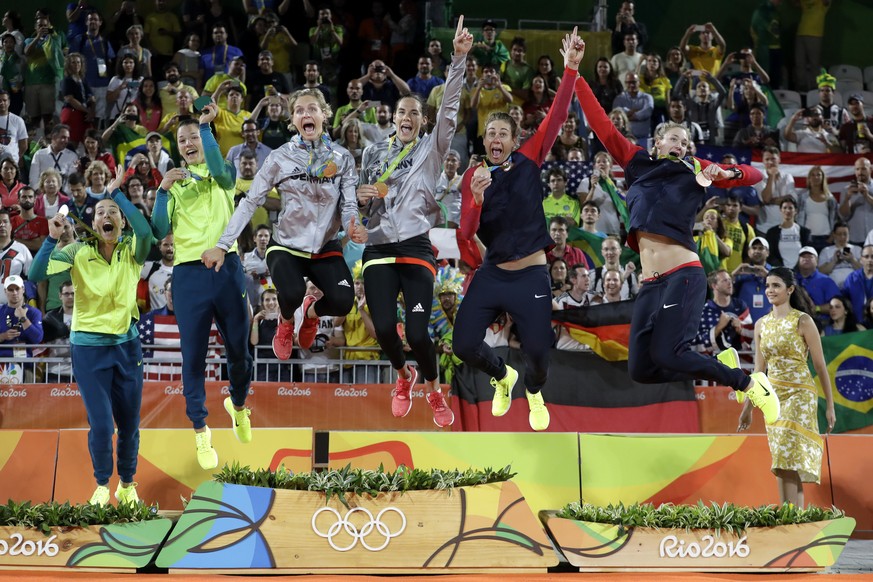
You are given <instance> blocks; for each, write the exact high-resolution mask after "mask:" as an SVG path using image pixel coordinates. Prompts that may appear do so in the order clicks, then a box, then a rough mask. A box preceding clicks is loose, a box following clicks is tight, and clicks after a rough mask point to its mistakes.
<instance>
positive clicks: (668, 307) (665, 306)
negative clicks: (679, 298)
mask: <svg viewBox="0 0 873 582" xmlns="http://www.w3.org/2000/svg"><path fill="white" fill-rule="evenodd" d="M677 305H679V304H678V303H671V304H670V305H667V304H666V303H665V304H664V309H670V308H671V307H676V306H677Z"/></svg>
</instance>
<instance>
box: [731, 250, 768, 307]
mask: <svg viewBox="0 0 873 582" xmlns="http://www.w3.org/2000/svg"><path fill="white" fill-rule="evenodd" d="M769 256H770V243H768V242H767V239H765V238H764V237H762V236H756V237H755V238H753V239H752V242H751V243H749V262H748V263H742V264H740V266H738V267H737V268H736V269H734V270H733V272H732V273H731V276H732V277H733V278H734V295H735V296H736V297H738V298H740V299H742V300H743V301H744V302H745V303H746V305H748V306H749V309H750V310H751V313H752V321H758V320H759V319H760V318H761V317H763V316H765V315H767V314H768V313H770V301H769V300H768V299H767V295H766V293H765V292H764V291H765V290H766V287H767V273H769V272H770V268H771V267H770V263H768V262H767V258H768V257H769Z"/></svg>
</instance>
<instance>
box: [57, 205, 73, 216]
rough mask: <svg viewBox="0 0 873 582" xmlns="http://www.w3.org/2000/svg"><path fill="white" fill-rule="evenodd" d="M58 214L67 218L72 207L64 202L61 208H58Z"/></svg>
mask: <svg viewBox="0 0 873 582" xmlns="http://www.w3.org/2000/svg"><path fill="white" fill-rule="evenodd" d="M58 214H60V215H61V216H63V217H64V218H66V217H67V216H68V215H69V214H70V207H69V206H67V205H66V204H64V205H63V206H61V207H60V208H58Z"/></svg>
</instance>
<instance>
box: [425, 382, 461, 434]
mask: <svg viewBox="0 0 873 582" xmlns="http://www.w3.org/2000/svg"><path fill="white" fill-rule="evenodd" d="M427 403H428V404H430V407H431V408H433V421H434V424H436V425H437V426H438V427H440V428H443V427H445V426H449V425H450V424H452V423H453V422H455V413H454V412H452V409H451V408H449V405H448V404H446V397H445V396H443V393H442V391H438V392H428V394H427Z"/></svg>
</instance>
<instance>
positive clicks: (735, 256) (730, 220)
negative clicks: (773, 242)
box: [704, 162, 755, 273]
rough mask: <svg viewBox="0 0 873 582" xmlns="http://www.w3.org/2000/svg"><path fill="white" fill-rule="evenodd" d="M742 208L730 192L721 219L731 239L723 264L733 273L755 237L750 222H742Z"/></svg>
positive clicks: (737, 199)
mask: <svg viewBox="0 0 873 582" xmlns="http://www.w3.org/2000/svg"><path fill="white" fill-rule="evenodd" d="M722 163H724V162H722ZM704 208H706V206H704ZM741 208H742V205H741V201H740V199H739V197H737V196H736V195H734V194H733V193H729V194H728V196H727V198H725V200H724V204H723V205H722V213H721V220H722V224H723V225H724V230H725V237H726V238H727V239H728V240H729V241H730V242H729V243H728V246H729V247H730V249H731V254H730V256H729V257H727V258H726V259H725V260H724V261H723V262H722V264H723V266H724V268H725V269H727V271H728V272H729V273H732V272H733V271H734V269H736V268H737V267H738V266H740V264H741V263H742V262H743V256H745V254H746V251H747V249H748V243H749V241H751V240H752V239H753V238H755V230H754V229H753V228H752V227H751V226H750V225H749V224H744V223H743V222H740V209H741Z"/></svg>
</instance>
